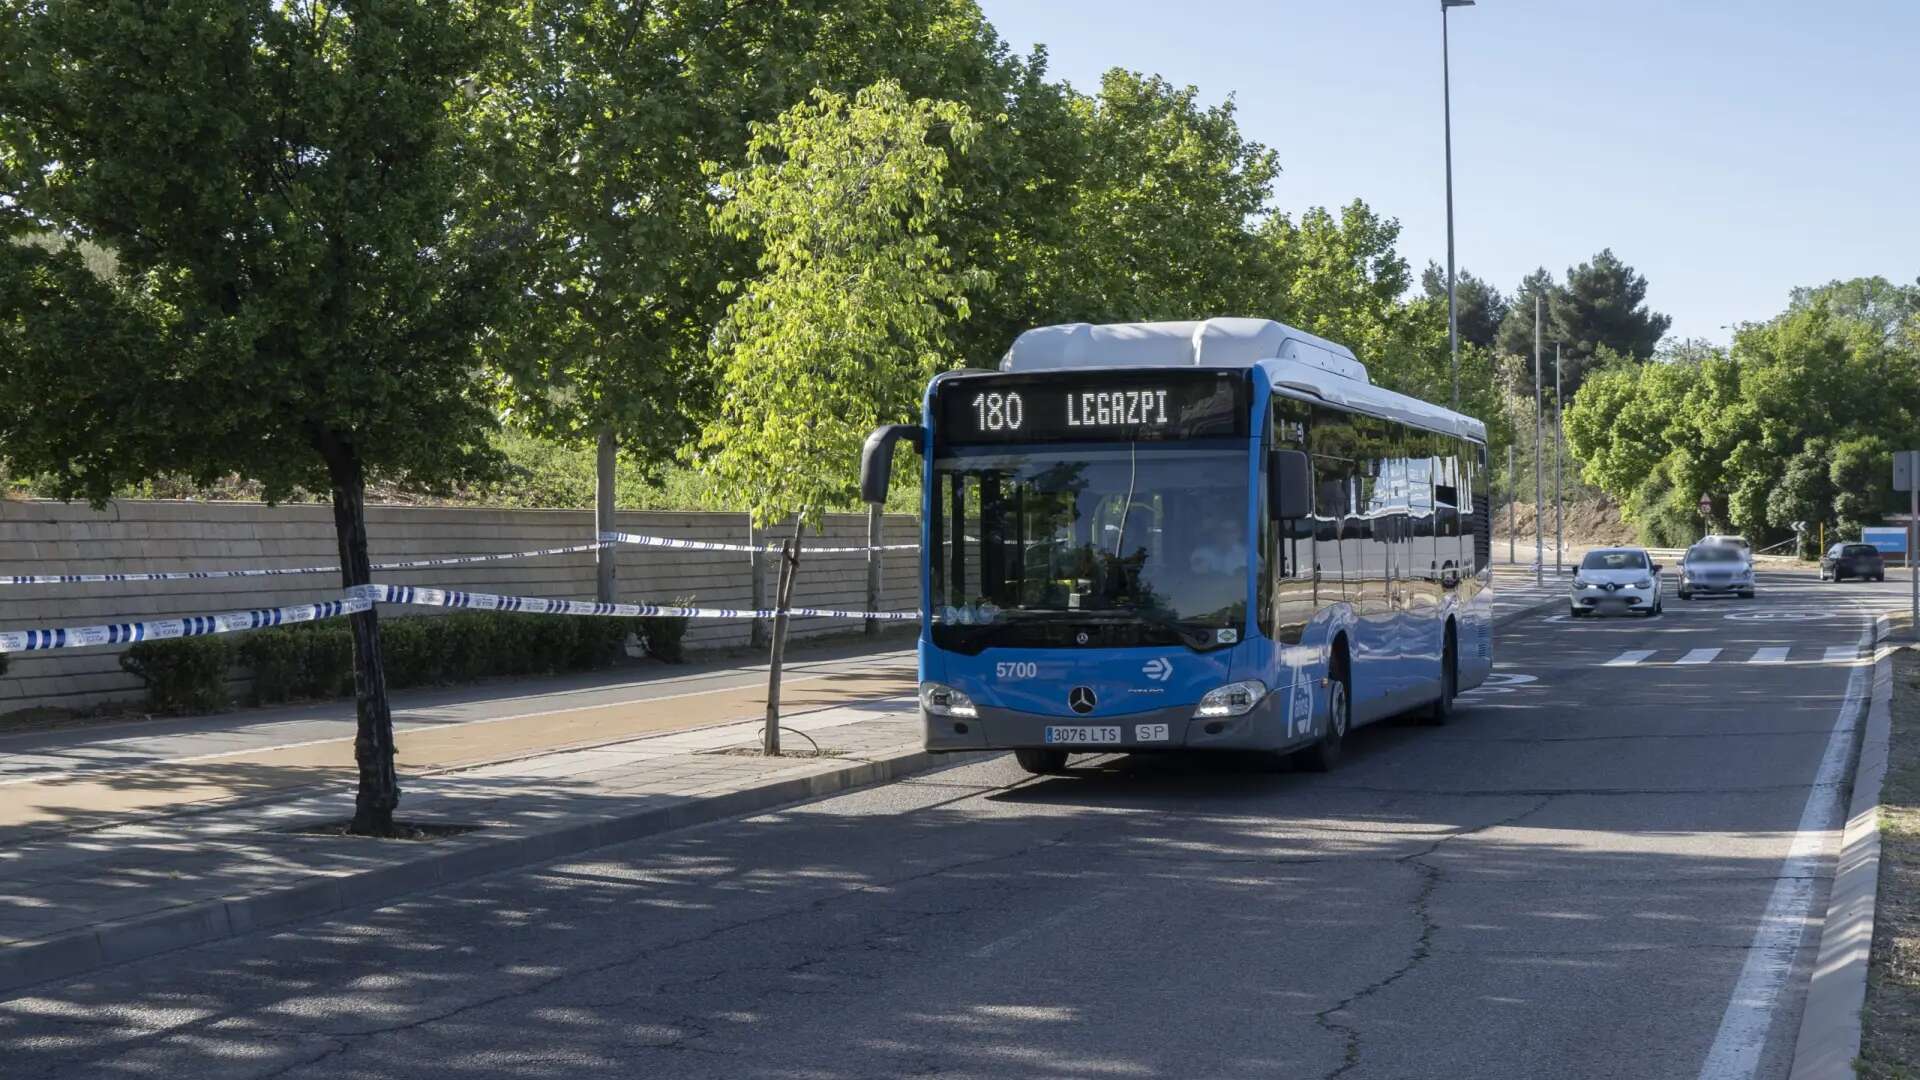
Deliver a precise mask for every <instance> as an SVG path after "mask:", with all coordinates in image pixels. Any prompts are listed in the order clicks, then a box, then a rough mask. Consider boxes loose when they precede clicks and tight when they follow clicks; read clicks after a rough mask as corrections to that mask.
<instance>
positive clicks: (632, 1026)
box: [0, 575, 1905, 1080]
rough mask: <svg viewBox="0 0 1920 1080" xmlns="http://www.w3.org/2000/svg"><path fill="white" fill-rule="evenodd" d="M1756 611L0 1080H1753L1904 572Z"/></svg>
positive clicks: (396, 926)
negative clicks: (1868, 664)
mask: <svg viewBox="0 0 1920 1080" xmlns="http://www.w3.org/2000/svg"><path fill="white" fill-rule="evenodd" d="M1760 586H1761V596H1760V598H1759V599H1757V600H1754V601H1739V600H1715V601H1696V602H1694V603H1691V604H1682V603H1680V602H1678V601H1677V600H1674V599H1673V598H1672V597H1671V596H1669V599H1668V604H1667V614H1666V615H1665V616H1663V617H1661V618H1658V619H1650V620H1642V619H1637V618H1624V619H1618V620H1607V621H1601V622H1593V623H1589V622H1585V621H1582V622H1579V623H1574V622H1569V621H1566V620H1565V619H1564V618H1561V619H1559V620H1555V619H1552V618H1549V617H1547V616H1540V617H1533V618H1528V619H1525V620H1522V621H1520V622H1518V623H1515V624H1513V625H1512V626H1510V627H1508V628H1507V629H1505V630H1504V631H1502V632H1501V634H1500V638H1499V641H1498V653H1497V660H1498V665H1499V666H1498V669H1497V670H1498V678H1497V681H1498V682H1499V683H1500V684H1502V685H1498V686H1495V687H1492V688H1490V689H1488V690H1483V691H1480V692H1477V693H1475V694H1473V695H1470V696H1469V697H1468V698H1467V699H1465V700H1464V701H1463V703H1462V704H1463V709H1462V711H1461V714H1460V715H1459V716H1458V718H1457V719H1456V721H1455V722H1454V723H1453V724H1452V725H1451V726H1449V727H1447V728H1444V729H1437V730H1436V729H1428V728H1421V727H1416V726H1412V725H1401V724H1387V725H1381V726H1376V727H1371V728H1367V729H1364V730H1362V731H1361V732H1360V733H1358V734H1357V735H1356V737H1355V740H1354V743H1353V744H1352V745H1351V746H1350V748H1349V754H1348V757H1347V760H1346V762H1345V764H1344V766H1343V768H1342V769H1341V770H1340V771H1339V772H1336V773H1334V774H1331V775H1325V776H1317V775H1309V774H1295V773H1280V774H1270V773H1264V772H1260V771H1257V770H1255V769H1252V768H1247V767H1243V766H1239V765H1236V764H1235V763H1230V762H1221V761H1217V760H1212V759H1184V758H1145V757H1143V758H1123V757H1087V758H1080V759H1076V761H1077V763H1078V764H1079V766H1080V767H1079V768H1077V769H1076V770H1075V772H1074V774H1073V775H1070V776H1066V777H1060V778H1049V779H1044V780H1036V779H1032V778H1028V777H1026V776H1025V775H1024V774H1022V773H1020V772H1019V771H1018V770H1017V768H1016V767H1015V766H1014V765H1013V763H1012V762H1011V760H1010V759H1008V758H1004V757H1003V758H996V759H992V760H988V761H983V762H975V763H970V764H966V765H962V766H960V767H956V768H952V769H948V770H945V771H941V772H937V773H934V774H930V775H926V776H923V777H920V778H918V779H915V780H911V781H908V782H902V783H896V784H893V785H889V786H886V787H882V788H877V789H872V790H867V791H861V792H856V793H853V794H849V795H845V796H840V797H836V798H832V799H827V800H823V801H819V802H814V803H810V804H806V805H803V806H799V807H795V808H792V809H789V810H786V811H783V812H780V813H776V814H772V815H765V816H761V817H756V818H753V819H750V820H744V821H735V822H728V823H723V824H719V825H714V826H709V827H704V828H699V829H693V830H688V831H685V832H681V833H676V834H672V835H669V836H665V837H658V838H654V839H650V840H646V841H641V842H637V843H634V844H630V845H625V846H621V847H616V848H609V849H604V850H601V851H598V852H595V853H593V854H591V855H590V856H587V857H582V858H574V859H568V860H564V861H561V862H558V863H554V864H549V865H545V866H541V867H536V868H533V869H529V870H524V871H517V872H512V873H507V874H502V875H498V876H495V877H491V878H486V879H482V880H479V881H475V882H470V883H466V884H463V885H458V886H454V887H450V888H447V889H445V890H443V891H441V892H438V893H435V894H431V895H424V896H420V897H416V898H414V899H411V900H409V901H407V902H404V903H400V904H396V905H393V906H390V907H386V908H382V909H380V910H377V911H359V912H354V913H352V914H350V915H349V916H347V917H341V918H333V919H327V920H324V921H318V922H314V923H309V924H304V925H301V926H298V927H296V928H294V929H291V930H287V931H284V932H281V933H276V934H272V935H259V936H254V937H249V938H242V939H237V940H233V941H228V942H224V943H220V944H217V945H211V946H206V947H200V948H194V949H190V950H185V951H182V952H177V953H173V954H169V955H165V956H160V957H155V958H153V959H150V960H147V961H144V962H141V963H137V964H133V965H128V966H124V967H121V968H116V969H110V970H106V971H102V972H97V973H94V974H92V975H89V976H86V977H84V978H81V979H76V980H73V981H70V982H67V983H62V984H55V985H51V986H47V987H43V988H40V989H38V990H36V991H33V992H30V993H27V994H25V995H22V996H17V997H14V998H12V999H11V1000H7V1001H4V1002H0V1074H4V1075H5V1076H6V1077H7V1078H8V1080H14V1078H20V1080H26V1078H38V1077H48V1076H86V1077H101V1076H166V1077H186V1076H191V1077H228V1076H233V1077H281V1076H287V1077H412V1076H433V1077H460V1078H465V1077H531V1078H543V1077H556V1078H557V1077H569V1078H572V1077H579V1076H657V1077H716V1078H717V1077H727V1078H757V1077H783V1078H785V1077H793V1078H808V1080H838V1078H853V1077H895V1076H915V1075H939V1076H942V1077H994V1076H1041V1077H1122V1078H1132V1077H1139V1078H1152V1077H1166V1078H1188V1077H1242V1076H1246V1077H1253V1076H1258V1077H1333V1076H1344V1077H1352V1078H1371V1077H1475V1078H1482V1077H1486V1078H1497V1077H1514V1078H1523V1077H1524V1078H1536V1077H1549V1076H1552V1077H1632V1078H1643V1077H1695V1076H1709V1077H1712V1078H1713V1080H1722V1078H1725V1077H1734V1076H1749V1075H1753V1076H1762V1077H1783V1076H1785V1074H1786V1066H1787V1062H1788V1060H1789V1058H1790V1055H1791V1050H1792V1047H1791V1042H1792V1039H1793V1035H1794V1032H1795V1031H1796V1030H1797V1026H1798V1019H1799V1010H1800V1002H1801V998H1802V996H1803V994H1804V986H1805V982H1806V977H1807V965H1808V961H1809V960H1810V958H1811V955H1812V952H1813V948H1814V944H1815V941H1816V940H1817V934H1818V918H1819V915H1820V913H1821V912H1823V911H1824V904H1825V891H1826V875H1827V874H1829V873H1830V870H1831V851H1830V848H1828V847H1824V846H1823V845H1822V840H1823V838H1824V835H1825V834H1823V833H1822V832H1820V831H1819V830H1822V829H1826V828H1830V827H1831V826H1832V824H1833V822H1832V821H1831V820H1830V815H1831V813H1832V811H1833V804H1834V803H1835V800H1836V799H1837V797H1838V795H1839V794H1840V791H1839V785H1837V784H1833V783H1820V784H1817V783H1816V780H1817V779H1823V780H1832V779H1834V771H1835V763H1836V762H1844V761H1845V754H1844V753H1838V754H1837V755H1836V748H1839V749H1840V750H1841V751H1844V750H1845V749H1847V747H1846V746H1845V745H1844V744H1845V739H1844V738H1842V737H1837V736H1836V735H1835V732H1836V727H1837V724H1836V722H1837V721H1838V720H1840V719H1842V713H1843V702H1844V700H1845V699H1846V697H1847V694H1848V687H1849V683H1850V680H1851V681H1853V682H1854V683H1855V685H1856V686H1857V683H1858V679H1857V677H1856V676H1855V672H1856V671H1859V670H1861V665H1862V664H1863V663H1864V662H1865V661H1864V659H1853V656H1854V653H1853V650H1854V649H1855V648H1856V647H1858V646H1859V645H1860V644H1861V642H1862V629H1863V627H1864V626H1865V625H1866V622H1867V620H1866V617H1865V614H1864V613H1865V612H1867V611H1870V610H1881V609H1884V608H1888V607H1893V606H1897V605H1899V604H1900V603H1902V602H1903V601H1904V598H1905V592H1904V589H1905V582H1904V581H1899V582H1889V583H1888V584H1887V585H1885V586H1871V585H1857V584H1849V585H1845V586H1832V585H1825V586H1823V585H1818V584H1816V583H1814V582H1813V580H1812V578H1811V577H1810V576H1807V577H1786V576H1781V575H1763V576H1762V578H1761V582H1760ZM1752 616H1760V617H1752ZM1782 649H1784V650H1786V651H1785V652H1784V653H1782V652H1780V651H1779V650H1782ZM1710 650H1717V651H1710ZM1862 656H1863V657H1864V652H1863V653H1862ZM1682 661H1684V662H1682ZM1803 826H1806V827H1808V828H1809V830H1810V831H1807V832H1806V833H1805V834H1804V835H1803V834H1802V831H1801V830H1802V828H1803ZM1796 837H1799V838H1800V839H1799V843H1798V845H1796ZM1809 916H1810V917H1809ZM1736 988H1737V989H1736Z"/></svg>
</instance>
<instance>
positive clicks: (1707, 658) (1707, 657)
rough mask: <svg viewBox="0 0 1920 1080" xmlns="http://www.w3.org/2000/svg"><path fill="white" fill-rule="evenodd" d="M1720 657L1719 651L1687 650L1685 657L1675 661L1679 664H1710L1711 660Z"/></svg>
mask: <svg viewBox="0 0 1920 1080" xmlns="http://www.w3.org/2000/svg"><path fill="white" fill-rule="evenodd" d="M1719 655H1720V650H1719V649H1689V650H1687V655H1685V656H1683V657H1681V658H1680V659H1678V660H1675V661H1674V663H1675V664H1676V665H1679V664H1711V663H1713V658H1714V657H1716V656H1719Z"/></svg>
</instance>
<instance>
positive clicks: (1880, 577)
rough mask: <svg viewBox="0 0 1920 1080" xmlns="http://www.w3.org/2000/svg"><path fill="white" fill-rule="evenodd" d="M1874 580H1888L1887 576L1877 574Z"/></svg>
mask: <svg viewBox="0 0 1920 1080" xmlns="http://www.w3.org/2000/svg"><path fill="white" fill-rule="evenodd" d="M1873 580H1875V581H1885V580H1887V575H1885V574H1875V575H1873Z"/></svg>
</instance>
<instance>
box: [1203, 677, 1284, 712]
mask: <svg viewBox="0 0 1920 1080" xmlns="http://www.w3.org/2000/svg"><path fill="white" fill-rule="evenodd" d="M1266 696H1267V684H1266V683H1263V682H1258V681H1253V680H1249V681H1247V682H1237V683H1228V684H1227V685H1225V686H1222V687H1217V688H1215V689H1213V690H1209V691H1207V696H1205V697H1203V698H1201V699H1200V707H1199V708H1196V709H1194V710H1193V715H1195V716H1244V715H1246V714H1247V713H1249V712H1252V711H1253V707H1254V706H1255V705H1258V704H1260V699H1261V698H1264V697H1266Z"/></svg>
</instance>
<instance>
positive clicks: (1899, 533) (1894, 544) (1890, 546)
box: [1860, 525, 1907, 555]
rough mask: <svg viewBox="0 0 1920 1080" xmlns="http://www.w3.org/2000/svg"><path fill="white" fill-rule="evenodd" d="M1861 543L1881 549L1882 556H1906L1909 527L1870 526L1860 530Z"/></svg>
mask: <svg viewBox="0 0 1920 1080" xmlns="http://www.w3.org/2000/svg"><path fill="white" fill-rule="evenodd" d="M1860 542H1861V543H1863V544H1872V545H1873V546H1874V547H1876V548H1879V549H1880V554H1882V555H1905V554H1906V553H1907V527H1906V526H1904V525H1887V526H1878V525H1869V526H1867V527H1866V528H1864V529H1861V530H1860Z"/></svg>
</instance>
